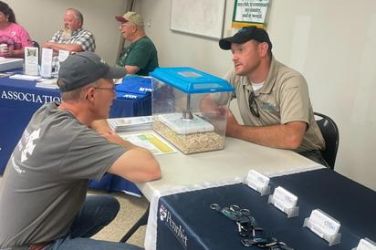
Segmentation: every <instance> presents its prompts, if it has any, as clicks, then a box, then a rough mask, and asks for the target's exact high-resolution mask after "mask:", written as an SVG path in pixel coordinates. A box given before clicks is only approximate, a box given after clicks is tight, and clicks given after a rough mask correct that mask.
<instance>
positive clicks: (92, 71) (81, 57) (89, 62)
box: [58, 51, 126, 92]
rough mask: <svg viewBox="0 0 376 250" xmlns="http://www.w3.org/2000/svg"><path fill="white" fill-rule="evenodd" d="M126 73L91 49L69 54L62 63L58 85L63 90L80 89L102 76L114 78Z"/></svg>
mask: <svg viewBox="0 0 376 250" xmlns="http://www.w3.org/2000/svg"><path fill="white" fill-rule="evenodd" d="M125 75H126V72H125V70H124V68H120V67H110V66H109V65H108V64H107V63H105V62H104V61H103V60H102V59H101V58H100V57H99V56H98V55H97V54H95V53H93V52H89V51H84V52H78V53H75V54H72V55H69V56H68V58H67V59H66V60H65V61H63V62H62V63H61V64H60V69H59V75H58V85H59V88H60V90H61V91H62V92H66V91H71V90H74V89H78V88H80V87H83V86H85V85H87V84H90V83H93V82H95V81H96V80H98V79H100V78H105V79H114V78H122V77H123V76H125Z"/></svg>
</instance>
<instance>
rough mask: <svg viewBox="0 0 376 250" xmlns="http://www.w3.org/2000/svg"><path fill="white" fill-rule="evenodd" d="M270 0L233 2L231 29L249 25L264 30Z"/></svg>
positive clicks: (236, 0)
mask: <svg viewBox="0 0 376 250" xmlns="http://www.w3.org/2000/svg"><path fill="white" fill-rule="evenodd" d="M270 2H271V0H235V6H234V15H233V18H232V27H233V28H236V29H240V28H242V27H245V26H249V25H256V26H258V27H261V28H266V23H267V15H268V9H269V7H270Z"/></svg>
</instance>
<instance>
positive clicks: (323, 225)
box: [308, 209, 341, 239]
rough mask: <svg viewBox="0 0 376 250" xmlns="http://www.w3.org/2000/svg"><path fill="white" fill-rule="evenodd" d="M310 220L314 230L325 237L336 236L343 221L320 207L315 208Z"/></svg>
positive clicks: (310, 226)
mask: <svg viewBox="0 0 376 250" xmlns="http://www.w3.org/2000/svg"><path fill="white" fill-rule="evenodd" d="M308 220H309V226H308V227H309V228H310V229H311V230H312V232H314V233H315V234H317V235H318V236H320V237H321V238H325V239H326V238H330V237H333V236H335V235H336V234H337V233H338V231H339V229H340V227H341V223H339V222H338V221H337V220H335V219H333V218H332V217H330V216H329V215H327V214H326V213H324V212H323V211H321V210H320V209H315V210H313V211H312V212H311V215H310V216H309V218H308Z"/></svg>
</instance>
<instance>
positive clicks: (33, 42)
mask: <svg viewBox="0 0 376 250" xmlns="http://www.w3.org/2000/svg"><path fill="white" fill-rule="evenodd" d="M31 46H32V47H37V48H38V50H39V49H40V46H39V43H38V42H37V41H32V42H31Z"/></svg>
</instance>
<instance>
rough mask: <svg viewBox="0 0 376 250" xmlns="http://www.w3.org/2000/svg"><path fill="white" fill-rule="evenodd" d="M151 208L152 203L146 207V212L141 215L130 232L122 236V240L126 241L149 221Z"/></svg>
mask: <svg viewBox="0 0 376 250" xmlns="http://www.w3.org/2000/svg"><path fill="white" fill-rule="evenodd" d="M149 209H150V205H149V206H148V208H147V209H146V211H145V213H144V214H143V215H142V216H141V218H140V219H138V221H137V222H136V223H135V224H134V225H133V226H132V227H131V228H130V229H129V230H128V232H127V233H126V234H125V235H124V236H123V237H122V238H121V240H120V242H126V241H127V240H128V239H129V238H130V237H131V236H132V235H133V234H134V233H135V232H136V231H137V229H138V228H139V227H140V226H144V225H146V223H147V222H148V217H149Z"/></svg>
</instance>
